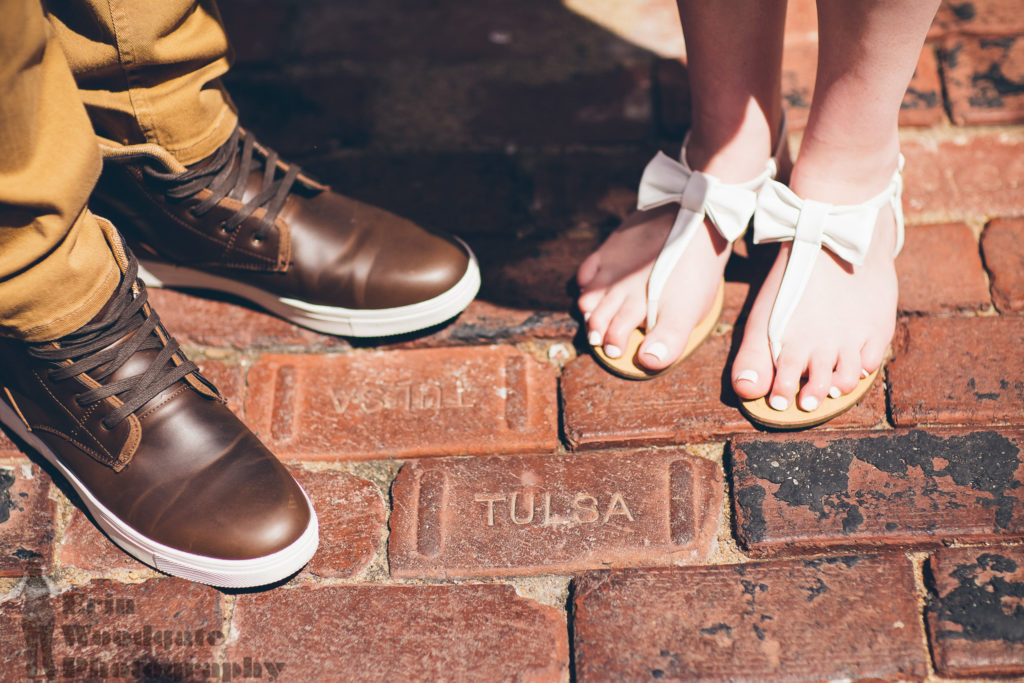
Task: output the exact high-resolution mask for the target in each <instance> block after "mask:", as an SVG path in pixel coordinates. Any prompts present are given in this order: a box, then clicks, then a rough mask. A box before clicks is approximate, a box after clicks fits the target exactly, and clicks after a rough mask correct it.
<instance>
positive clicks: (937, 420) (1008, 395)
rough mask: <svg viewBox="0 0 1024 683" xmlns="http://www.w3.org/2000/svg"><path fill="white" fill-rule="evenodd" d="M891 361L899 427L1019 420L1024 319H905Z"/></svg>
mask: <svg viewBox="0 0 1024 683" xmlns="http://www.w3.org/2000/svg"><path fill="white" fill-rule="evenodd" d="M904 324H905V328H904V330H905V332H904V334H903V335H902V336H903V339H902V342H901V344H900V346H901V349H900V350H899V351H898V352H897V355H896V358H895V360H893V361H892V362H890V363H889V367H888V371H887V372H888V380H889V404H890V409H891V413H892V418H893V420H894V422H895V423H896V425H897V426H910V425H921V424H1000V423H1012V424H1019V423H1024V407H1022V406H1024V362H1022V360H1021V348H1024V319H1021V318H1020V317H1016V316H1001V317H979V318H922V319H917V320H908V321H906V322H905V323H904Z"/></svg>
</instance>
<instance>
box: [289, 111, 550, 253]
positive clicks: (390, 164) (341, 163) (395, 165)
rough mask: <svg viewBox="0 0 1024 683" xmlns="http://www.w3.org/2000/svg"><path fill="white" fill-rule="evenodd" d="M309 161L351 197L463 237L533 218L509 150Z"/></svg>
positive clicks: (512, 227)
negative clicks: (530, 215)
mask: <svg viewBox="0 0 1024 683" xmlns="http://www.w3.org/2000/svg"><path fill="white" fill-rule="evenodd" d="M411 115H412V114H410V116H411ZM432 125H438V124H432ZM306 166H307V167H308V168H309V170H310V171H311V172H313V173H314V174H316V175H317V177H319V178H321V179H322V180H323V181H324V182H328V183H330V184H331V185H333V186H334V187H335V188H336V189H337V190H338V191H339V192H342V193H343V194H345V195H347V196H351V197H354V198H355V199H358V200H360V201H363V202H366V203H368V204H372V205H374V206H379V207H381V208H384V209H387V210H388V211H391V212H392V213H396V214H398V215H400V216H404V217H406V218H408V219H410V220H413V221H415V222H417V223H420V224H422V225H424V226H426V227H428V228H432V229H437V230H443V231H445V232H449V233H454V234H456V235H461V236H463V237H466V236H472V235H480V234H484V235H488V234H489V235H508V234H520V233H521V232H522V231H523V229H524V227H525V226H528V225H529V223H530V220H529V209H530V207H529V201H530V186H529V182H528V179H527V178H525V177H524V176H523V173H522V170H521V169H520V167H519V161H518V158H517V157H516V156H514V155H510V154H506V153H504V152H404V153H401V154H381V153H378V152H365V153H353V154H345V155H341V156H335V157H331V158H328V159H323V160H320V161H315V162H310V163H309V164H307V165H306ZM469 242H470V245H471V246H473V244H474V241H473V240H472V239H470V240H469Z"/></svg>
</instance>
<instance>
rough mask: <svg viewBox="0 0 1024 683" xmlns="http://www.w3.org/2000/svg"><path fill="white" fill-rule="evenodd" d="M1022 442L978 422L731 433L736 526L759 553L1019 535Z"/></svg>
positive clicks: (1023, 514) (1023, 529) (1023, 516)
mask: <svg viewBox="0 0 1024 683" xmlns="http://www.w3.org/2000/svg"><path fill="white" fill-rule="evenodd" d="M1022 447H1024V433H1022V432H1021V431H1019V430H1016V431H997V430H992V429H985V428H983V427H978V428H974V429H970V430H967V429H955V430H949V429H944V430H937V431H930V432H925V431H922V430H913V431H908V430H898V431H895V432H891V431H887V432H856V433H847V434H838V433H831V434H813V435H812V434H793V435H782V434H778V435H765V436H759V437H752V438H742V439H735V440H733V441H732V442H731V445H730V456H731V468H730V470H731V471H730V477H731V479H732V491H733V508H734V513H735V520H736V534H737V536H738V538H739V541H740V543H741V544H742V545H743V547H744V548H745V549H747V550H748V551H749V552H751V553H754V554H756V555H759V556H760V555H773V554H780V553H785V554H794V553H811V552H816V551H820V550H834V549H851V548H857V549H863V548H871V547H878V546H887V547H906V546H927V545H937V544H939V543H945V542H950V541H958V542H983V541H991V540H1000V539H1002V540H1006V539H1014V540H1019V539H1022V538H1024V486H1022V484H1024V467H1022V464H1021V463H1022V460H1024V457H1022V454H1021V448H1022Z"/></svg>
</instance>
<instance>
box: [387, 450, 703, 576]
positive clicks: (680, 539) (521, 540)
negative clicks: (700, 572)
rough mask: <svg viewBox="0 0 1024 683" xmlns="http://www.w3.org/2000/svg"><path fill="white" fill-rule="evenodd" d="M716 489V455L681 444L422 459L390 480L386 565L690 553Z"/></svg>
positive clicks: (499, 566) (530, 567)
mask: <svg viewBox="0 0 1024 683" xmlns="http://www.w3.org/2000/svg"><path fill="white" fill-rule="evenodd" d="M721 496H722V485H721V475H720V474H719V470H718V467H717V466H716V465H715V464H714V463H713V462H711V461H710V460H704V459H702V458H698V457H696V456H692V455H689V454H687V453H686V452H685V451H682V450H677V451H639V452H624V453H601V454H600V455H585V456H581V455H576V456H563V457H552V456H539V457H526V458H513V457H504V458H473V459H469V460H467V459H443V460H428V461H421V462H417V463H415V464H411V465H406V466H405V467H404V468H403V469H402V471H401V472H400V473H399V475H398V479H397V480H396V482H395V485H394V487H393V489H392V499H393V501H394V512H393V513H392V516H391V537H390V541H389V555H390V559H391V573H392V575H394V576H399V577H420V576H433V577H441V578H443V577H454V576H499V575H508V574H536V573H566V572H571V571H577V570H580V569H596V568H600V567H606V566H616V567H623V566H657V565H669V564H696V563H701V562H704V561H706V560H707V558H708V556H709V555H710V552H711V550H712V547H713V542H714V540H715V536H716V534H717V531H718V518H719V515H720V508H721Z"/></svg>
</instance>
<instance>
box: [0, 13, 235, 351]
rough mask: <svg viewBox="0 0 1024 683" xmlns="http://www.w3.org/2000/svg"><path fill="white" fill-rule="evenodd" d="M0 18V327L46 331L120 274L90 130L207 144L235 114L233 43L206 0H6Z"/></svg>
mask: <svg viewBox="0 0 1024 683" xmlns="http://www.w3.org/2000/svg"><path fill="white" fill-rule="evenodd" d="M0 17H3V19H2V20H0V335H3V336H9V337H16V338H19V339H24V340H26V341H46V340H50V339H57V338H59V337H61V336H64V335H65V334H68V333H69V332H72V331H74V330H76V329H78V328H79V327H81V326H82V325H84V324H85V323H86V322H88V321H89V320H90V319H91V318H92V317H93V316H95V315H96V314H97V313H98V312H99V310H100V309H101V308H102V307H103V304H104V303H105V302H106V301H107V299H108V298H109V297H110V295H111V294H112V293H113V291H114V288H115V286H116V285H117V283H118V281H119V279H120V271H119V269H118V266H117V263H116V262H115V260H114V257H113V255H112V254H111V252H110V246H109V245H108V243H107V240H106V238H105V237H104V235H103V232H102V231H101V229H100V227H99V224H98V223H97V219H96V218H95V217H94V216H93V215H92V214H91V213H90V212H89V210H88V208H87V204H88V201H89V195H90V194H91V193H92V190H93V186H94V185H95V183H96V179H97V178H98V177H99V173H100V168H101V164H102V160H101V156H100V151H99V145H98V140H97V135H99V136H101V137H103V138H106V139H108V140H112V141H114V142H117V143H120V144H123V145H132V144H140V143H156V144H158V145H161V146H163V147H164V148H165V149H167V150H168V151H169V152H170V153H171V154H172V155H174V156H175V157H176V158H177V159H178V160H179V161H180V162H181V163H183V164H191V163H194V162H196V161H199V160H200V159H203V158H204V157H206V156H208V155H210V154H211V153H213V152H214V151H215V150H216V149H217V148H218V147H219V146H220V145H222V144H223V143H224V142H226V141H227V139H228V138H229V137H230V135H231V132H232V131H233V129H234V127H235V124H236V121H237V116H236V113H235V108H234V105H232V103H231V100H230V99H229V98H228V95H227V93H226V92H225V91H224V89H223V87H222V86H221V84H220V81H219V77H220V76H221V75H222V74H223V73H224V72H225V71H227V68H228V64H229V60H230V49H229V46H228V42H227V38H226V37H225V35H224V30H223V28H222V26H221V21H220V16H219V14H218V12H217V9H216V7H215V5H214V3H213V1H212V0H148V1H144V0H45V1H43V2H40V0H0ZM0 362H2V359H0Z"/></svg>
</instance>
